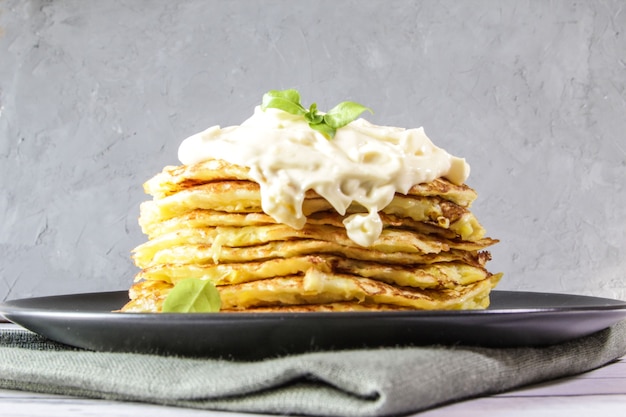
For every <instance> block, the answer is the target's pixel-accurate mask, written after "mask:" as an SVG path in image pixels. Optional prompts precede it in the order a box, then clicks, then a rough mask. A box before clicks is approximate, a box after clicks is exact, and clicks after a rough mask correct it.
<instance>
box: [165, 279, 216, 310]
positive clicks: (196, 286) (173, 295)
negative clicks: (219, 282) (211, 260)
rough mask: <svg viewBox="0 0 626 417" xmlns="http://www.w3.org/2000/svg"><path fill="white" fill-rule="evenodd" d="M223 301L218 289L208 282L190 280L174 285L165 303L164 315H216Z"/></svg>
mask: <svg viewBox="0 0 626 417" xmlns="http://www.w3.org/2000/svg"><path fill="white" fill-rule="evenodd" d="M221 305H222V300H221V299H220V293H219V292H218V291H217V288H215V286H214V285H213V283H211V281H208V280H201V279H196V278H188V279H184V280H182V281H179V282H177V283H176V285H174V288H172V290H171V291H170V293H169V294H168V295H167V298H165V301H163V307H162V311H163V313H214V312H218V311H220V307H221Z"/></svg>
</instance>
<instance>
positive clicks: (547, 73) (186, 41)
mask: <svg viewBox="0 0 626 417" xmlns="http://www.w3.org/2000/svg"><path fill="white" fill-rule="evenodd" d="M623 5H624V3H623V1H619V0H618V1H603V2H592V1H579V2H571V1H551V2H545V1H499V0H494V1H472V2H465V1H463V2H462V1H456V0H455V1H441V2H439V1H336V0H326V1H297V2H296V1H256V2H255V1H237V0H229V1H186V2H175V1H165V0H162V1H95V0H94V1H35V0H33V1H17V0H10V1H7V0H4V1H1V0H0V251H1V252H0V253H1V258H0V299H5V298H7V299H9V298H18V297H29V296H36V295H48V294H60V293H69V292H84V291H101V290H114V289H121V288H126V287H127V285H128V284H129V283H130V282H131V281H132V276H133V274H134V272H135V268H134V267H133V265H132V263H131V261H130V259H129V251H130V250H131V248H132V247H134V246H135V245H136V244H138V243H140V242H142V241H143V240H144V237H143V236H142V235H141V232H140V230H139V227H138V226H137V224H136V219H137V216H138V204H139V202H140V201H142V200H143V199H145V196H144V195H143V193H142V190H141V184H142V182H143V181H144V180H146V179H147V178H149V177H150V176H151V175H153V174H154V173H156V172H157V171H160V170H161V168H162V167H163V165H165V164H175V163H177V159H176V150H177V147H178V144H179V143H180V141H181V140H182V139H183V138H185V137H186V136H188V135H190V134H192V133H195V132H196V131H199V130H201V129H204V128H206V127H208V126H210V125H213V124H221V125H222V126H225V125H229V124H235V123H239V122H241V121H242V120H243V119H245V118H246V117H248V116H249V115H250V114H251V112H252V108H253V106H254V105H256V104H258V103H259V102H260V99H261V96H262V94H263V93H264V92H265V91H267V90H269V89H278V88H287V87H296V88H298V89H300V91H301V92H302V95H303V101H304V102H305V103H310V102H311V101H317V102H318V104H319V105H320V107H321V108H328V107H329V106H331V105H334V104H336V103H337V102H339V101H341V100H344V99H351V100H355V101H359V102H362V103H364V104H366V105H369V106H371V107H373V108H374V110H375V115H374V116H371V117H368V118H369V119H370V120H371V121H373V122H375V123H380V124H391V125H399V126H405V127H417V126H424V127H425V129H426V132H427V133H428V134H429V136H430V137H431V138H432V139H433V140H434V141H435V143H437V144H439V145H440V146H442V147H444V148H445V149H447V150H448V151H450V152H452V153H454V154H456V155H459V156H463V157H466V158H467V160H468V161H469V163H470V164H471V166H472V175H471V176H470V179H469V181H468V182H469V184H470V185H472V186H473V187H474V188H476V189H477V190H478V192H479V200H478V201H477V202H476V203H475V205H474V211H475V212H476V213H477V215H478V216H479V219H480V220H481V221H482V222H483V224H484V225H485V226H486V228H487V229H488V232H489V234H490V235H491V236H492V237H496V238H499V239H501V243H500V244H499V245H498V246H497V247H495V248H494V249H493V251H492V252H493V257H494V260H493V262H492V263H491V269H492V270H494V271H499V270H501V271H504V272H505V274H506V275H505V277H504V279H503V281H502V284H501V286H500V288H502V289H517V290H534V291H546V292H566V293H578V294H590V295H599V296H606V297H614V298H621V299H626V282H625V275H626V273H625V272H626V261H625V260H624V259H625V258H626V190H625V188H624V182H625V179H626V140H625V138H624V132H626V11H625V10H624V9H623Z"/></svg>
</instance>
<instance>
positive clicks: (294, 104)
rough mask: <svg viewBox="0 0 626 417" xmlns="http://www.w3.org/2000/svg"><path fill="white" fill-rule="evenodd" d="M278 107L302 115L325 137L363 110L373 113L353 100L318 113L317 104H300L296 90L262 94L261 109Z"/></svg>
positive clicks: (331, 134)
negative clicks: (307, 105) (305, 105)
mask: <svg viewBox="0 0 626 417" xmlns="http://www.w3.org/2000/svg"><path fill="white" fill-rule="evenodd" d="M269 108H273V109H279V110H282V111H285V112H287V113H290V114H293V115H296V116H304V118H305V119H306V120H307V122H309V126H310V127H311V129H314V130H316V131H318V132H320V133H321V134H322V135H324V136H325V137H326V138H327V139H332V138H333V137H335V132H337V129H340V128H342V127H344V126H345V125H347V124H348V123H350V122H352V121H353V120H355V119H356V118H357V117H359V115H361V113H363V112H364V111H369V112H370V113H374V112H373V111H372V109H370V108H369V107H365V106H363V105H362V104H359V103H355V102H353V101H344V102H341V103H339V104H337V105H336V106H335V107H333V108H332V109H330V110H329V111H328V112H326V113H323V112H322V113H320V112H319V110H318V109H317V104H316V103H313V104H311V105H310V106H309V108H308V109H306V108H305V107H304V106H302V104H300V93H299V92H298V91H297V90H294V89H289V90H271V91H269V92H267V93H265V94H264V95H263V101H262V103H261V109H263V110H265V109H269Z"/></svg>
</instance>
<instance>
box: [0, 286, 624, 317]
mask: <svg viewBox="0 0 626 417" xmlns="http://www.w3.org/2000/svg"><path fill="white" fill-rule="evenodd" d="M123 293H124V294H127V293H128V290H112V291H96V292H83V293H69V294H58V295H46V296H37V297H25V298H18V299H13V300H7V301H3V302H0V316H2V315H4V316H6V315H7V314H16V313H17V314H36V315H39V314H42V313H45V314H46V315H58V316H64V315H81V316H85V317H87V316H103V315H105V316H107V318H108V317H133V318H136V319H144V318H145V319H147V318H148V317H149V318H174V317H176V318H182V317H188V318H192V317H193V318H194V319H207V318H212V317H221V318H235V320H237V318H240V317H243V318H255V319H261V318H268V317H273V318H277V317H283V318H284V317H292V316H293V317H313V318H320V317H327V318H332V317H349V316H355V317H357V316H358V317H365V316H385V317H391V316H399V317H415V318H419V317H446V316H459V315H461V316H465V315H511V314H540V313H541V314H545V313H551V312H554V313H566V312H594V311H607V310H609V311H610V310H626V301H623V300H619V299H613V298H605V297H596V296H588V295H579V294H567V293H551V292H536V291H515V290H492V291H491V294H490V295H491V296H493V295H496V296H498V295H499V294H501V295H503V296H504V295H524V296H536V297H546V296H547V297H567V298H573V299H580V300H587V301H597V302H604V303H606V304H603V305H600V304H596V305H578V306H567V307H558V306H550V307H527V308H486V309H474V310H391V311H345V312H315V311H312V312H249V313H242V312H218V313H149V312H145V313H144V312H115V311H105V310H85V311H77V310H76V309H71V308H54V309H48V310H46V309H43V308H41V307H39V308H36V307H28V306H21V305H19V304H20V303H32V302H37V301H38V300H60V299H63V298H66V299H81V298H84V297H90V296H96V297H106V296H110V297H114V296H121V295H122V294H123Z"/></svg>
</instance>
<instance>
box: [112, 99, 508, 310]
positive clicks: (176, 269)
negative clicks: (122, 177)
mask: <svg viewBox="0 0 626 417" xmlns="http://www.w3.org/2000/svg"><path fill="white" fill-rule="evenodd" d="M366 110H369V109H367V108H365V107H363V106H360V105H358V104H356V103H352V102H344V103H341V104H340V105H338V106H337V107H335V108H334V109H332V110H330V111H329V112H327V113H321V112H317V110H316V107H315V105H312V106H311V107H310V108H309V109H308V110H307V109H305V108H304V107H302V106H301V105H300V98H299V94H298V93H297V92H296V91H295V90H284V91H271V92H269V93H268V94H266V95H265V96H264V98H263V104H262V105H261V106H258V107H257V108H256V109H255V112H254V115H253V116H252V117H251V118H249V119H248V120H246V121H245V122H244V123H242V124H241V125H240V126H231V127H226V128H223V129H222V128H220V127H219V126H214V127H212V128H209V129H207V130H206V131H204V132H201V133H198V134H196V135H194V136H191V137H190V138H188V139H186V140H185V141H183V142H182V144H181V146H180V148H179V159H180V161H181V162H182V165H180V166H167V167H165V168H164V169H163V171H162V172H160V173H158V174H157V175H155V176H154V177H153V178H151V179H150V180H148V181H147V182H146V183H145V184H144V189H145V191H146V193H147V194H149V195H150V196H152V199H151V200H149V201H145V202H144V203H142V205H141V208H140V217H139V224H140V226H141V229H142V231H143V232H144V233H145V234H146V235H147V237H148V239H147V241H146V242H145V243H143V244H141V245H139V246H138V247H136V248H135V249H134V250H133V260H134V262H135V264H136V265H137V266H138V267H139V268H140V271H139V273H138V274H137V275H136V277H135V283H134V284H133V285H132V287H131V288H130V291H129V298H130V301H129V302H128V303H127V304H126V305H125V306H123V307H122V308H121V310H120V311H123V312H170V311H171V312H181V311H182V312H204V311H224V312H300V311H301V312H308V311H322V312H326V311H330V312H333V311H381V310H434V309H439V310H442V309H481V308H486V307H487V306H488V305H489V294H490V291H491V290H492V288H493V287H494V286H495V285H496V284H497V282H498V280H499V279H500V276H501V274H499V273H498V274H492V273H490V272H489V271H488V270H487V269H486V263H487V262H488V261H489V260H490V254H489V252H488V251H486V248H488V247H489V246H491V245H493V244H494V243H496V242H497V240H495V239H491V238H488V237H486V236H485V230H484V229H483V227H482V226H481V225H480V223H479V222H478V220H477V219H476V217H475V216H474V214H473V213H472V212H471V211H470V207H471V205H472V203H473V202H474V200H475V199H476V197H477V195H476V192H475V191H474V190H473V189H471V188H470V187H469V186H467V185H466V184H465V180H466V179H467V176H468V175H469V166H468V164H467V163H466V162H465V160H464V159H461V158H457V157H454V156H452V155H450V154H448V153H447V152H446V151H444V150H443V149H441V148H438V147H437V146H435V145H434V144H433V143H432V142H431V141H430V139H429V138H428V137H427V136H426V134H425V133H424V131H423V129H421V128H418V129H402V128H396V127H388V126H377V125H373V124H371V123H369V122H367V121H365V120H364V119H361V118H357V117H358V116H359V115H360V114H361V113H362V112H363V111H366ZM190 284H193V285H190ZM196 284H203V285H196ZM204 284H206V285H204ZM183 287H184V289H183ZM193 288H196V289H193ZM207 291H209V292H212V293H211V294H208V295H207ZM174 294H176V296H175V297H174ZM211 297H212V298H213V300H214V301H215V300H217V306H216V305H215V304H216V303H215V302H213V303H209V304H211V305H210V306H209V307H206V305H207V304H206V303H204V304H203V303H197V302H196V301H197V300H198V299H203V298H204V299H210V298H211ZM168 298H169V300H168ZM174 298H176V301H175V302H174V301H173V300H174ZM181 299H182V302H181ZM176 305H178V306H179V307H172V306H176ZM181 305H182V306H183V307H180V306H181ZM202 306H204V307H202Z"/></svg>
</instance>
